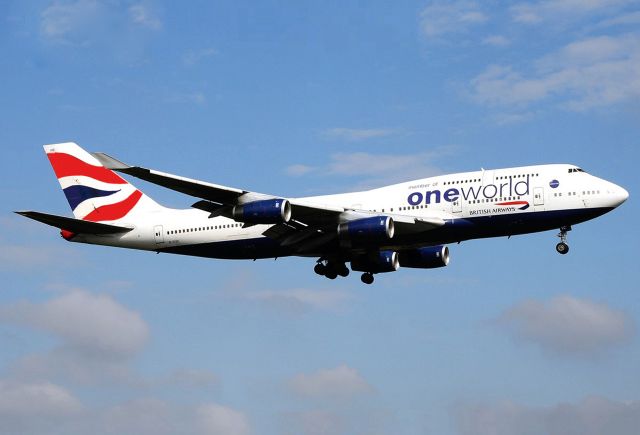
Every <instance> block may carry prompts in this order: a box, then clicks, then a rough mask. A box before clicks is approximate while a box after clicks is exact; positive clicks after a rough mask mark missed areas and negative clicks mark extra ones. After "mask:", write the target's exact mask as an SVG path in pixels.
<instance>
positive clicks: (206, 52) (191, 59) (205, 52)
mask: <svg viewBox="0 0 640 435" xmlns="http://www.w3.org/2000/svg"><path fill="white" fill-rule="evenodd" d="M216 54H218V50H216V49H215V48H212V47H209V48H202V49H199V50H188V51H187V52H186V53H185V54H184V56H182V62H183V63H184V64H185V65H186V66H194V65H196V64H198V63H200V62H202V61H203V60H205V59H207V58H209V57H213V56H215V55H216Z"/></svg>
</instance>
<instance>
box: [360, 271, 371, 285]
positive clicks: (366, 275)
mask: <svg viewBox="0 0 640 435" xmlns="http://www.w3.org/2000/svg"><path fill="white" fill-rule="evenodd" d="M360 281H362V282H363V283H365V284H367V285H368V284H373V274H372V273H368V272H365V273H363V274H362V276H361V277H360Z"/></svg>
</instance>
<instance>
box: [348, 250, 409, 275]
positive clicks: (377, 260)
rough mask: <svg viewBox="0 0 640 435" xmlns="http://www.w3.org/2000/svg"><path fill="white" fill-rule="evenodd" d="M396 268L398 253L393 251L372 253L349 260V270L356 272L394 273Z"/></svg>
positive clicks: (398, 265) (397, 265)
mask: <svg viewBox="0 0 640 435" xmlns="http://www.w3.org/2000/svg"><path fill="white" fill-rule="evenodd" d="M398 267H400V264H399V262H398V253H397V252H395V251H380V252H372V253H368V254H362V255H358V256H356V257H353V258H352V259H351V270H353V271H357V272H371V273H384V272H395V271H396V270H398Z"/></svg>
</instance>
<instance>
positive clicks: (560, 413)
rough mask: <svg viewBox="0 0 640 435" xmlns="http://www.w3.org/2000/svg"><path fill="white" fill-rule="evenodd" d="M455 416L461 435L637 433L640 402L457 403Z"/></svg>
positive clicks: (617, 434)
mask: <svg viewBox="0 0 640 435" xmlns="http://www.w3.org/2000/svg"><path fill="white" fill-rule="evenodd" d="M453 417H454V421H455V423H456V426H457V433H458V434H459V435H539V434H563V435H573V434H575V435H578V434H580V435H602V434H607V435H634V434H637V433H638V427H640V401H637V400H636V401H630V402H618V401H612V400H608V399H605V398H602V397H587V398H585V399H584V400H582V401H581V402H579V403H575V404H573V403H560V404H557V405H554V406H550V407H528V406H524V405H520V404H517V403H514V402H511V401H505V402H502V403H494V404H457V405H456V406H455V407H454V409H453Z"/></svg>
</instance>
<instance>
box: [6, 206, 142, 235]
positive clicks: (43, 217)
mask: <svg viewBox="0 0 640 435" xmlns="http://www.w3.org/2000/svg"><path fill="white" fill-rule="evenodd" d="M16 213H17V214H19V215H22V216H26V217H28V218H30V219H33V220H36V221H38V222H42V223H43V224H47V225H51V226H52V227H56V228H60V229H61V230H67V231H71V232H73V233H76V234H80V233H85V234H117V233H127V232H129V231H131V230H132V229H133V228H127V227H120V226H117V225H109V224H101V223H98V222H90V221H83V220H81V219H74V218H69V217H65V216H58V215H55V214H48V213H41V212H38V211H17V212H16Z"/></svg>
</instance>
